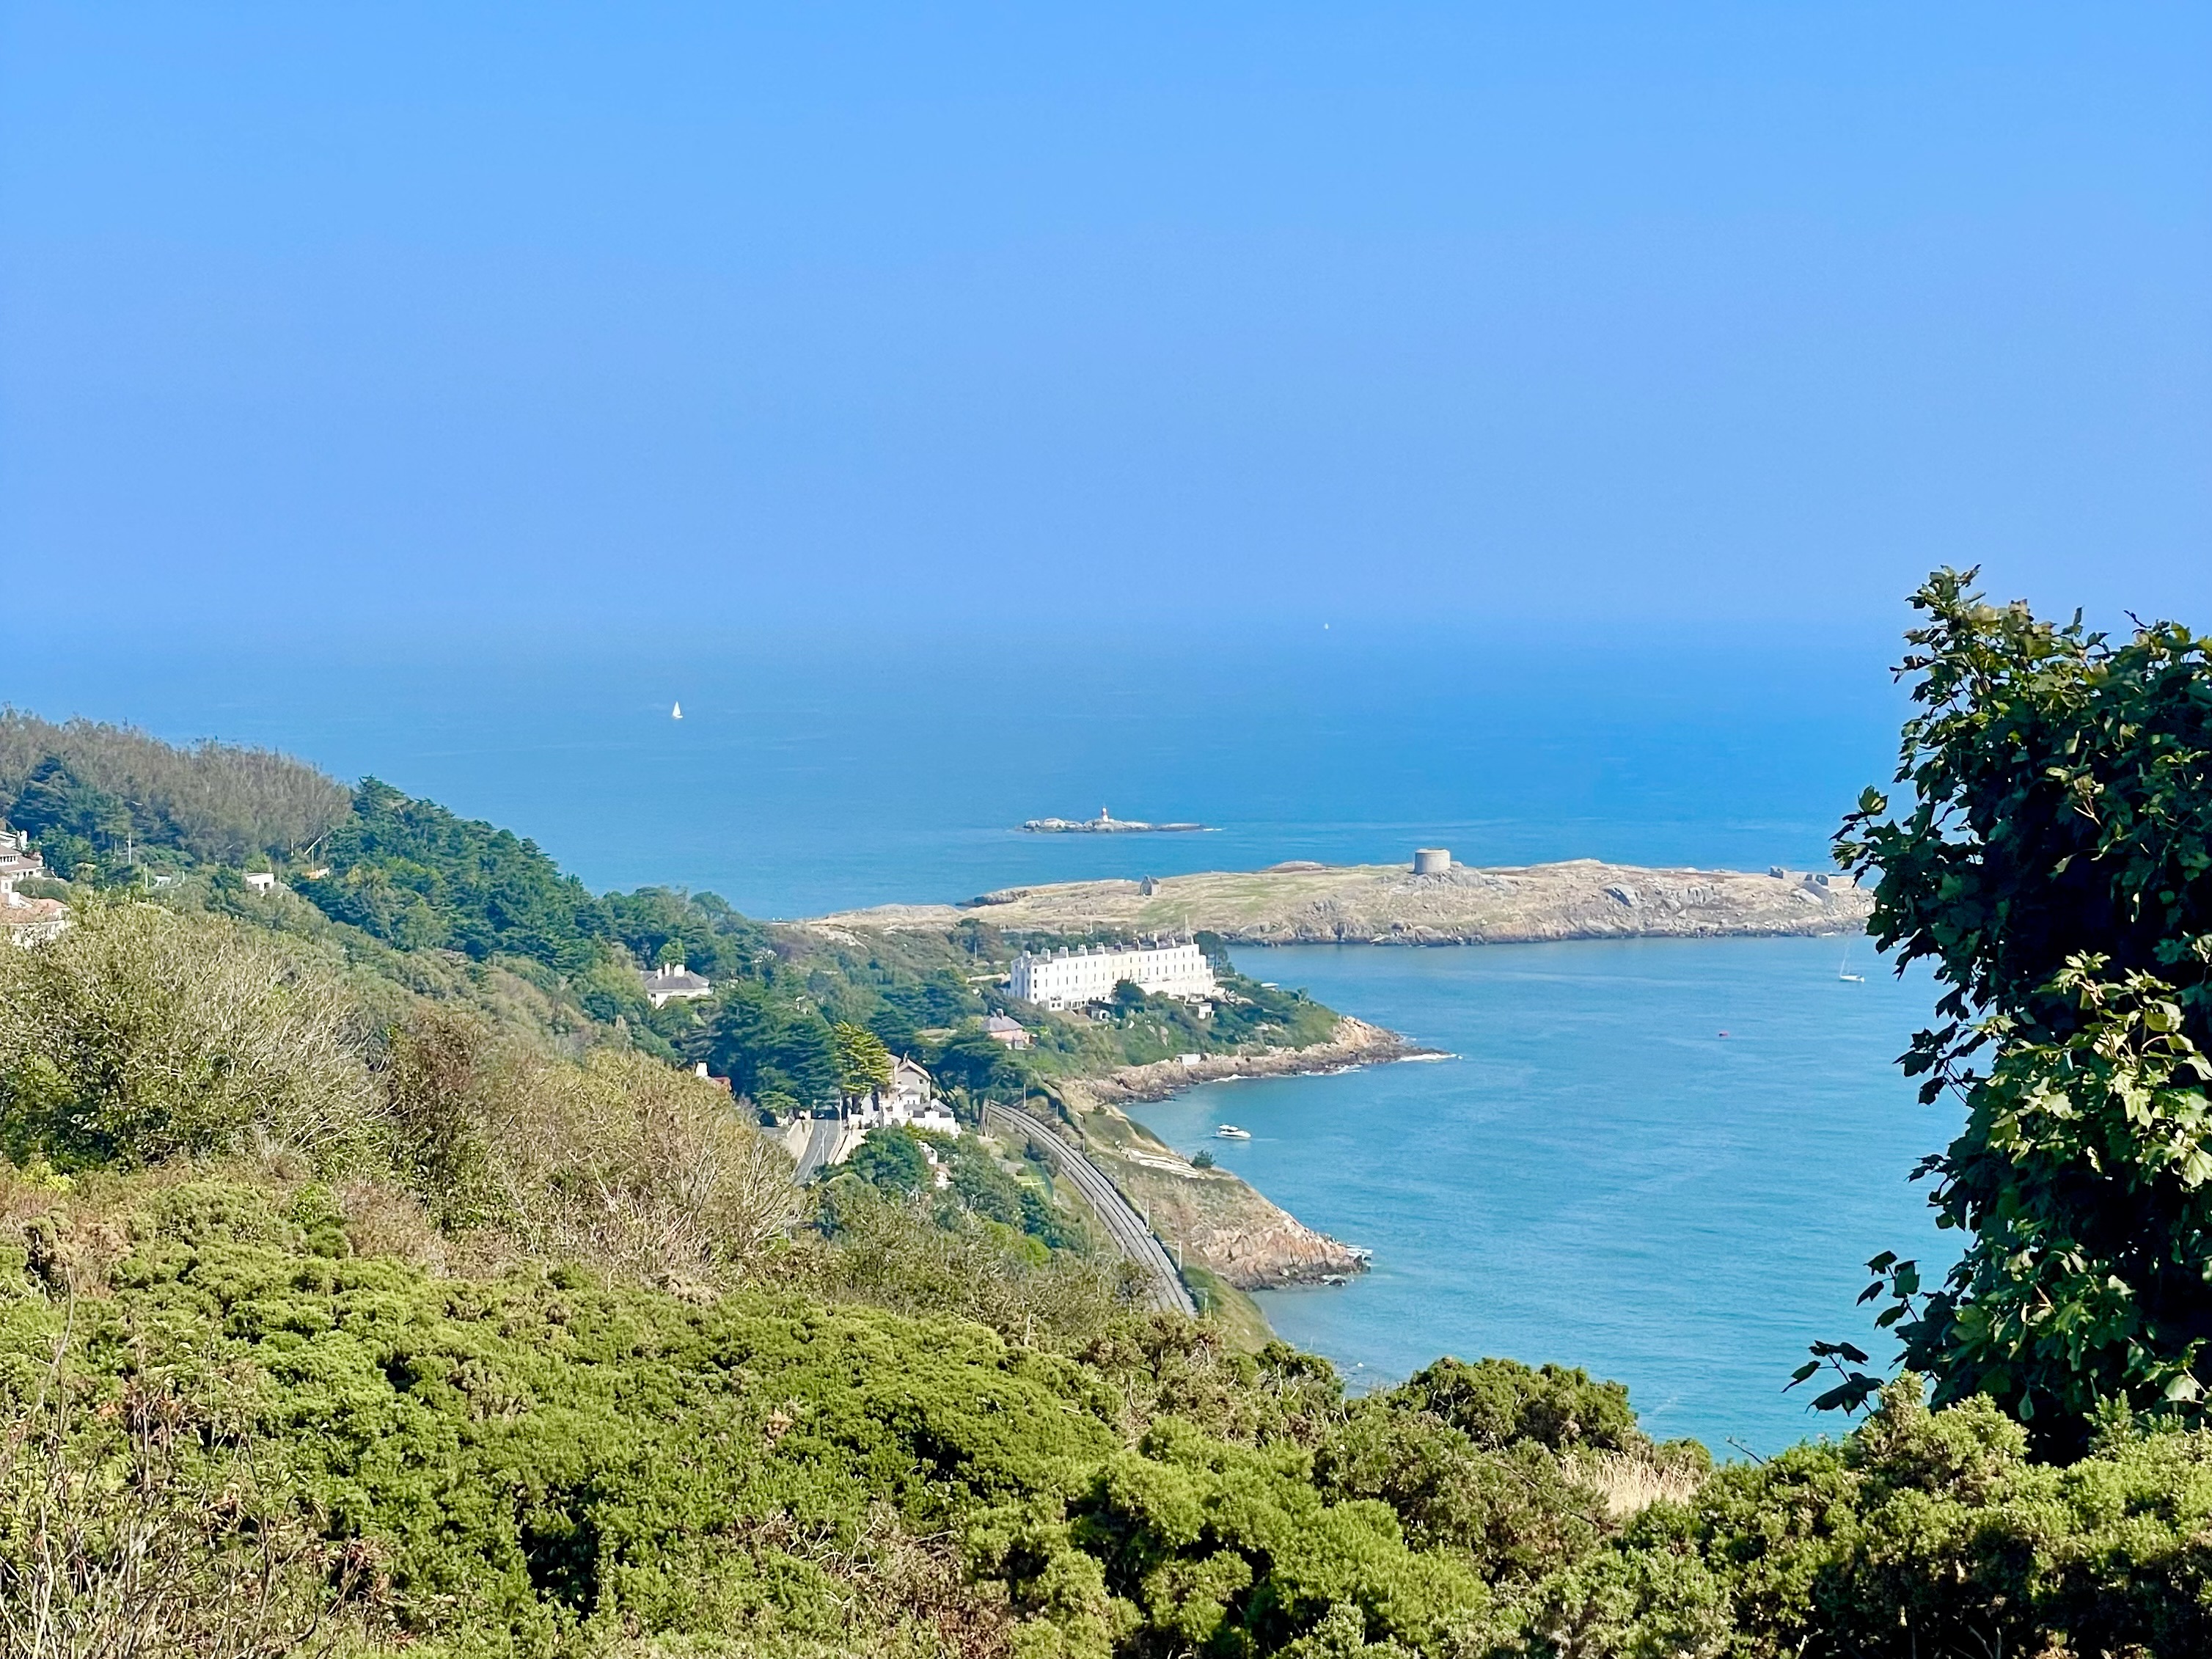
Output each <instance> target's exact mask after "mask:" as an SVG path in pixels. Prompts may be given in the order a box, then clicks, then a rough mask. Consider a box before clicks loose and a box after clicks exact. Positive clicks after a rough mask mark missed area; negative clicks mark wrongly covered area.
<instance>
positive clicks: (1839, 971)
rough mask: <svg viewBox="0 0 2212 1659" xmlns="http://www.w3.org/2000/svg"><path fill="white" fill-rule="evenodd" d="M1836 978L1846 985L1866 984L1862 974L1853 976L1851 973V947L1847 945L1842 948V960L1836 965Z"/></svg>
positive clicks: (1864, 976)
mask: <svg viewBox="0 0 2212 1659" xmlns="http://www.w3.org/2000/svg"><path fill="white" fill-rule="evenodd" d="M1836 977H1837V978H1838V979H1839V980H1841V981H1843V982H1844V984H1846V985H1863V984H1865V983H1866V975H1864V974H1855V973H1853V972H1852V971H1851V947H1850V945H1845V946H1844V959H1843V960H1842V961H1841V962H1839V963H1837V964H1836Z"/></svg>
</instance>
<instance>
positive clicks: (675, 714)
mask: <svg viewBox="0 0 2212 1659" xmlns="http://www.w3.org/2000/svg"><path fill="white" fill-rule="evenodd" d="M668 718H669V719H671V720H682V719H683V718H684V705H683V704H682V703H680V702H679V703H678V704H676V705H675V706H674V707H673V708H671V709H669V711H668Z"/></svg>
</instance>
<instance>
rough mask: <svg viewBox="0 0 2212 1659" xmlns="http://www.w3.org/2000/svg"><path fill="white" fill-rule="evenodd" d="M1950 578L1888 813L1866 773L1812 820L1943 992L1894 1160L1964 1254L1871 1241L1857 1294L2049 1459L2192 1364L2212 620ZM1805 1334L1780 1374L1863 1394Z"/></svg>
mask: <svg viewBox="0 0 2212 1659" xmlns="http://www.w3.org/2000/svg"><path fill="white" fill-rule="evenodd" d="M1975 574H1976V573H1974V572H1972V571H1969V572H1966V573H1965V574H1960V573H1957V572H1954V571H1948V570H1946V571H1942V572H1939V573H1937V574H1936V575H1935V576H1933V577H1931V578H1930V579H1929V582H1928V583H1927V585H1926V586H1924V587H1923V588H1922V589H1921V590H1920V592H1918V593H1917V594H1916V595H1915V596H1914V599H1913V604H1914V605H1915V606H1916V607H1917V609H1919V610H1921V611H1924V612H1926V613H1927V617H1928V620H1927V622H1926V623H1925V624H1924V625H1923V626H1921V627H1918V628H1916V629H1913V630H1912V631H1911V633H1909V634H1908V635H1906V636H1905V637H1906V640H1907V641H1908V642H1909V644H1910V645H1911V647H1912V649H1911V653H1909V654H1908V655H1907V656H1906V658H1905V662H1904V664H1903V666H1902V668H1901V670H1900V673H1901V674H1902V675H1907V676H1911V677H1912V678H1914V680H1915V684H1914V685H1913V689H1912V697H1913V701H1914V702H1916V703H1917V705H1918V712H1917V713H1916V714H1914V715H1913V717H1912V718H1911V720H1908V721H1907V722H1906V724H1905V733H1904V745H1903V753H1902V757H1901V759H1900V762H1899V768H1898V773H1897V778H1898V781H1899V783H1901V784H1904V785H1906V786H1908V787H1910V790H1911V798H1910V803H1909V805H1907V806H1906V808H1905V810H1904V811H1902V812H1900V813H1899V814H1897V815H1895V816H1893V815H1892V814H1891V811H1890V805H1889V802H1888V800H1887V799H1886V798H1885V797H1884V796H1883V795H1881V793H1879V792H1877V791H1875V790H1869V791H1868V792H1867V793H1866V795H1865V797H1864V799H1863V800H1862V802H1861V804H1860V808H1859V811H1857V812H1855V813H1853V814H1852V815H1851V816H1850V817H1849V818H1848V819H1847V820H1846V822H1845V825H1844V830H1843V832H1842V833H1841V835H1840V836H1838V841H1837V856H1838V860H1839V861H1840V862H1842V863H1843V864H1844V866H1846V867H1848V868H1850V869H1852V870H1855V871H1874V870H1878V871H1880V872H1881V879H1880V883H1879V884H1878V885H1877V886H1876V888H1875V911H1874V917H1873V921H1872V923H1871V930H1872V932H1873V933H1874V935H1875V940H1876V942H1877V943H1878V944H1879V945H1881V948H1882V949H1884V950H1885V951H1892V952H1894V953H1895V956H1896V958H1897V960H1898V961H1899V964H1900V965H1902V964H1903V963H1909V962H1911V961H1914V960H1917V959H1922V958H1925V959H1927V960H1928V961H1929V962H1930V963H1932V964H1933V966H1934V969H1935V972H1936V977H1937V979H1938V980H1939V981H1941V982H1942V984H1943V985H1944V986H1945V987H1947V988H1946V990H1945V992H1944V994H1943V996H1942V1000H1941V1001H1940V1003H1939V1004H1938V1023H1937V1024H1936V1025H1935V1026H1933V1027H1932V1028H1931V1029H1929V1030H1925V1031H1922V1032H1920V1033H1919V1034H1918V1035H1917V1036H1915V1037H1914V1039H1913V1042H1912V1048H1911V1053H1910V1054H1908V1055H1907V1056H1906V1057H1905V1069H1906V1071H1907V1072H1908V1073H1911V1074H1914V1075H1917V1076H1921V1077H1923V1078H1924V1079H1926V1080H1925V1082H1924V1084H1923V1087H1922V1091H1921V1095H1922V1098H1923V1100H1926V1101H1931V1102H1932V1101H1933V1100H1935V1099H1936V1098H1937V1097H1939V1096H1940V1095H1942V1093H1943V1092H1944V1091H1954V1092H1955V1094H1956V1095H1957V1096H1958V1097H1959V1098H1960V1099H1961V1100H1962V1101H1963V1102H1964V1103H1965V1104H1966V1109H1967V1122H1966V1128H1965V1130H1964V1131H1963V1133H1960V1136H1959V1137H1958V1139H1955V1140H1954V1141H1953V1142H1952V1143H1951V1145H1950V1146H1948V1148H1947V1149H1946V1150H1945V1151H1944V1152H1941V1153H1939V1154H1937V1155H1936V1156H1934V1157H1932V1158H1928V1159H1926V1160H1925V1161H1924V1162H1923V1164H1922V1165H1921V1166H1920V1169H1919V1170H1918V1172H1917V1173H1918V1175H1919V1176H1923V1177H1933V1178H1934V1180H1935V1183H1936V1185H1935V1188H1934V1191H1933V1193H1932V1194H1931V1195H1930V1200H1929V1201H1930V1203H1931V1204H1932V1205H1933V1206H1934V1207H1935V1209H1936V1218H1937V1224H1938V1225H1939V1226H1942V1227H1945V1228H1950V1229H1956V1230H1959V1231H1963V1232H1964V1233H1965V1234H1966V1236H1967V1242H1966V1250H1965V1253H1964V1255H1962V1256H1961V1257H1960V1261H1959V1262H1958V1265H1957V1266H1956V1267H1954V1268H1953V1269H1952V1270H1951V1272H1950V1273H1948V1275H1947V1276H1946V1277H1945V1279H1944V1280H1943V1282H1942V1285H1940V1286H1937V1287H1935V1288H1932V1289H1929V1288H1927V1287H1925V1286H1923V1283H1922V1279H1921V1275H1920V1273H1919V1269H1918V1266H1917V1263H1916V1262H1914V1261H1902V1260H1899V1259H1897V1258H1896V1257H1894V1256H1893V1255H1887V1254H1886V1255H1880V1256H1877V1257H1875V1260H1874V1261H1873V1262H1872V1263H1871V1264H1870V1265H1871V1266H1872V1267H1873V1268H1874V1270H1875V1273H1877V1274H1879V1275H1881V1277H1880V1278H1878V1279H1877V1280H1876V1282H1875V1284H1874V1285H1870V1286H1869V1289H1868V1291H1867V1296H1866V1297H1865V1298H1864V1299H1867V1300H1874V1299H1877V1298H1880V1297H1885V1296H1886V1297H1887V1306H1886V1307H1885V1308H1884V1310H1883V1311H1882V1312H1881V1316H1879V1318H1878V1320H1877V1323H1878V1324H1880V1325H1881V1326H1884V1327H1888V1328H1893V1329H1894V1330H1895V1332H1896V1333H1897V1334H1898V1335H1899V1337H1901V1338H1902V1340H1903V1342H1904V1356H1903V1358H1904V1363H1905V1364H1906V1365H1907V1366H1908V1367H1910V1368H1911V1369H1912V1370H1916V1371H1920V1372H1923V1373H1924V1374H1926V1375H1928V1376H1931V1377H1932V1378H1933V1379H1934V1382H1935V1385H1936V1399H1937V1401H1938V1402H1939V1403H1940V1402H1943V1401H1955V1400H1960V1399H1963V1398H1966V1397H1969V1396H1972V1395H1977V1394H1984V1395H1989V1396H1990V1397H1991V1398H1992V1399H1994V1400H1995V1401H1996V1402H1997V1403H1998V1404H1999V1405H2000V1406H2002V1407H2003V1408H2004V1409H2005V1410H2006V1411H2007V1412H2008V1413H2011V1414H2012V1415H2014V1416H2015V1417H2016V1418H2018V1419H2020V1420H2021V1421H2022V1422H2023V1423H2026V1424H2027V1425H2029V1427H2030V1429H2031V1431H2032V1432H2033V1433H2034V1435H2035V1436H2036V1437H2037V1439H2038V1441H2039V1443H2040V1444H2041V1445H2043V1446H2044V1447H2045V1449H2050V1450H2053V1451H2059V1452H2063V1451H2068V1450H2071V1449H2076V1448H2078V1447H2079V1446H2081V1444H2082V1443H2084V1442H2085V1440H2086V1438H2087V1435H2088V1433H2089V1432H2090V1425H2091V1424H2092V1422H2093V1420H2094V1419H2099V1418H2102V1417H2110V1416H2112V1415H2114V1414H2130V1413H2132V1414H2145V1413H2153V1414H2177V1415H2182V1416H2196V1415H2197V1414H2199V1413H2200V1412H2201V1409H2202V1405H2203V1393H2204V1388H2205V1384H2206V1383H2208V1382H2209V1381H2212V1352H2208V1351H2207V1346H2206V1344H2207V1340H2208V1339H2212V1110H2208V1105H2207V1098H2206V1091H2207V1085H2208V1081H2212V1066H2208V1064H2207V1061H2206V1059H2205V1055H2206V1053H2207V1052H2208V1050H2212V660H2209V659H2208V658H2209V657H2212V640H2208V639H2205V638H2201V637H2197V636H2195V635H2191V633H2190V632H2189V631H2188V630H2187V629H2184V628H2181V627H2179V626H2177V625H2175V624H2172V623H2153V624H2149V625H2144V626H2138V627H2137V628H2136V629H2135V631H2134V632H2133V634H2132V635H2130V636H2129V637H2127V638H2125V639H2122V640H2114V639H2113V638H2112V637H2110V636H2108V635H2102V634H2098V633H2093V632H2090V631H2088V630H2087V629H2084V627H2083V626H2082V623H2081V618H2080V617H2079V616H2078V615H2077V616H2076V617H2075V618H2074V620H2073V621H2072V622H2070V623H2065V624H2063V625H2053V624H2052V623H2047V622H2043V621H2039V620H2038V619H2037V618H2036V617H2033V615H2031V614H2030V613H2029V611H2028V610H2027V607H2026V606H2025V605H2018V604H2015V605H2005V606H1993V605H1987V604H1985V603H1984V602H1983V599H1982V597H1981V596H1980V595H1979V594H1978V593H1977V592H1972V581H1973V579H1974V575H1975ZM1814 1352H1815V1359H1814V1364H1813V1365H1808V1366H1807V1367H1805V1368H1803V1370H1801V1372H1800V1380H1803V1379H1804V1377H1805V1376H1808V1374H1809V1373H1810V1372H1811V1371H1812V1370H1814V1366H1815V1365H1817V1364H1819V1363H1820V1361H1821V1360H1822V1359H1826V1360H1829V1361H1830V1362H1832V1364H1834V1365H1835V1369H1836V1370H1838V1372H1840V1373H1842V1378H1841V1381H1840V1382H1839V1383H1838V1385H1837V1386H1836V1387H1834V1388H1832V1389H1829V1390H1828V1391H1827V1393H1826V1394H1824V1395H1821V1396H1820V1400H1819V1401H1817V1402H1816V1403H1819V1404H1822V1405H1827V1406H1842V1407H1856V1406H1857V1405H1860V1404H1863V1403H1864V1402H1866V1401H1867V1400H1868V1399H1869V1396H1870V1395H1871V1394H1872V1393H1873V1391H1874V1389H1875V1387H1876V1381H1875V1378H1873V1377H1871V1376H1868V1375H1867V1373H1866V1372H1864V1371H1863V1370H1853V1369H1851V1366H1852V1365H1854V1364H1863V1362H1864V1358H1865V1357H1864V1355H1863V1353H1861V1352H1860V1351H1859V1350H1857V1349H1856V1348H1852V1347H1850V1346H1849V1345H1847V1344H1824V1345H1822V1346H1820V1348H1816V1349H1815V1351H1814ZM1844 1362H1850V1363H1849V1364H1846V1363H1844Z"/></svg>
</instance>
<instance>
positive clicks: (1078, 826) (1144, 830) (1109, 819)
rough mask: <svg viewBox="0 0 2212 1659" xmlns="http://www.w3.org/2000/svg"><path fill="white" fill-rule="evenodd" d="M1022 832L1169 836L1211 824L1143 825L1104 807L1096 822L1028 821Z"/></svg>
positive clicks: (1039, 819) (1202, 828)
mask: <svg viewBox="0 0 2212 1659" xmlns="http://www.w3.org/2000/svg"><path fill="white" fill-rule="evenodd" d="M1022 828H1023V829H1025V830H1027V831H1028V832H1029V833H1030V834H1031V835H1033V836H1172V835H1185V834H1188V833H1190V832H1191V831H1194V830H1206V829H1212V828H1213V826H1212V824H1210V823H1146V822H1145V821H1144V820H1143V819H1142V818H1117V817H1115V816H1114V815H1113V814H1112V813H1110V812H1109V811H1107V810H1106V809H1105V808H1104V807H1103V806H1102V807H1100V808H1099V809H1098V816H1097V817H1095V818H1030V819H1029V820H1028V821H1027V822H1026V823H1024V824H1023V825H1022Z"/></svg>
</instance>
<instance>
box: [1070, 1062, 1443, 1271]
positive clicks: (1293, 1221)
mask: <svg viewBox="0 0 2212 1659" xmlns="http://www.w3.org/2000/svg"><path fill="white" fill-rule="evenodd" d="M1411 1052H1413V1050H1412V1049H1411V1048H1410V1046H1409V1045H1408V1044H1407V1042H1406V1041H1405V1040H1404V1039H1403V1038H1402V1037H1400V1036H1396V1035H1395V1033H1392V1032H1389V1031H1385V1030H1382V1029H1381V1028H1380V1027H1379V1026H1374V1025H1370V1024H1367V1023H1366V1022H1365V1021H1364V1020H1357V1019H1344V1020H1340V1021H1339V1022H1338V1024H1337V1028H1336V1031H1335V1033H1334V1036H1332V1037H1331V1038H1330V1040H1329V1041H1328V1042H1326V1043H1322V1044H1317V1045H1316V1046H1314V1047H1311V1048H1285V1049H1279V1050H1277V1051H1275V1052H1273V1053H1271V1054H1255V1055H1245V1056H1241V1057H1224V1058H1221V1059H1218V1060H1206V1061H1205V1062H1203V1063H1202V1064H1201V1065H1200V1066H1176V1065H1165V1066H1125V1067H1123V1068H1122V1069H1121V1071H1118V1072H1115V1073H1113V1074H1112V1075H1110V1076H1109V1077H1104V1078H1095V1079H1088V1080H1085V1081H1083V1082H1079V1083H1069V1084H1066V1085H1062V1091H1061V1098H1062V1103H1063V1104H1064V1105H1066V1108H1067V1109H1068V1115H1069V1116H1070V1117H1071V1118H1072V1119H1073V1121H1074V1123H1075V1126H1076V1127H1077V1129H1078V1130H1079V1132H1080V1133H1081V1134H1082V1136H1083V1139H1084V1143H1085V1150H1086V1151H1087V1152H1089V1154H1090V1157H1091V1162H1093V1163H1094V1164H1097V1165H1098V1167H1099V1168H1100V1169H1101V1170H1103V1171H1105V1173H1106V1175H1107V1176H1108V1177H1109V1179H1110V1180H1112V1182H1114V1184H1115V1186H1117V1187H1119V1188H1121V1191H1122V1193H1123V1194H1124V1195H1125V1196H1127V1199H1128V1200H1129V1201H1130V1202H1131V1203H1132V1204H1133V1205H1135V1206H1136V1207H1137V1209H1138V1211H1139V1213H1141V1214H1142V1215H1143V1216H1144V1217H1145V1218H1146V1220H1147V1221H1148V1222H1150V1223H1151V1225H1152V1231H1154V1232H1155V1233H1157V1234H1158V1235H1159V1237H1161V1239H1163V1240H1164V1242H1165V1243H1167V1244H1168V1245H1170V1247H1171V1248H1173V1249H1177V1250H1180V1251H1181V1252H1182V1257H1183V1259H1184V1260H1185V1261H1191V1262H1194V1263H1196V1264H1197V1265H1199V1266H1200V1267H1205V1268H1206V1269H1207V1270H1208V1271H1210V1272H1212V1273H1215V1274H1217V1275H1218V1276H1219V1277H1220V1278H1221V1279H1223V1280H1224V1281H1225V1282H1226V1283H1228V1284H1230V1285H1233V1286H1235V1287H1236V1288H1237V1289H1238V1290H1240V1291H1261V1290H1279V1289H1281V1288H1283V1287H1285V1286H1286V1285H1317V1284H1322V1283H1324V1282H1327V1281H1329V1280H1333V1279H1343V1278H1347V1277H1349V1276H1350V1275H1352V1274H1353V1273H1363V1272H1364V1271H1365V1270H1366V1267H1367V1255H1366V1252H1365V1251H1364V1250H1361V1249H1358V1248H1357V1247H1356V1246H1353V1245H1350V1244H1346V1243H1343V1242H1342V1241H1341V1240H1339V1239H1334V1238H1331V1237H1329V1236H1328V1234H1327V1233H1322V1232H1316V1231H1314V1230H1313V1229H1312V1228H1310V1227H1309V1226H1307V1225H1304V1223H1303V1222H1301V1221H1299V1220H1298V1219H1297V1217H1295V1216H1293V1215H1291V1213H1290V1212H1288V1211H1287V1210H1285V1209H1283V1208H1282V1207H1281V1206H1279V1205H1275V1204H1273V1203H1270V1202H1269V1201H1268V1200H1267V1199H1265V1198H1263V1197H1261V1195H1260V1194H1259V1193H1257V1192H1256V1191H1255V1190H1254V1189H1253V1188H1250V1187H1248V1186H1246V1185H1245V1184H1244V1182H1243V1181H1241V1180H1239V1179H1238V1178H1237V1176H1233V1175H1231V1174H1230V1173H1229V1172H1228V1171H1227V1170H1201V1169H1200V1168H1198V1167H1197V1166H1196V1165H1195V1164H1192V1163H1191V1162H1190V1161H1189V1160H1188V1158H1184V1157H1183V1156H1182V1154H1181V1153H1179V1152H1175V1151H1174V1150H1173V1149H1171V1148H1170V1147H1169V1146H1165V1145H1164V1144H1163V1143H1161V1142H1160V1141H1159V1140H1158V1139H1155V1138H1154V1137H1153V1136H1152V1133H1150V1132H1149V1131H1147V1130H1146V1129H1145V1128H1144V1127H1142V1126H1141V1125H1139V1124H1138V1123H1136V1122H1134V1121H1133V1120H1131V1119H1130V1118H1129V1117H1127V1115H1125V1114H1123V1113H1122V1111H1121V1109H1120V1103H1122V1102H1127V1101H1136V1100H1158V1099H1161V1098H1164V1097H1165V1096H1167V1095H1170V1094H1172V1093H1173V1092H1175V1091H1176V1090H1177V1089H1179V1088H1184V1087H1187V1086H1188V1085H1190V1084H1192V1083H1196V1082H1203V1081H1205V1080H1206V1079H1208V1078H1215V1077H1240V1076H1241V1077H1267V1076H1281V1075H1285V1074H1287V1073H1294V1072H1316V1071H1328V1070H1334V1069H1335V1068H1336V1067H1339V1066H1357V1065H1364V1064H1366V1063H1368V1062H1370V1061H1373V1060H1392V1059H1397V1058H1401V1057H1402V1056H1404V1055H1406V1054H1409V1053H1411Z"/></svg>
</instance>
